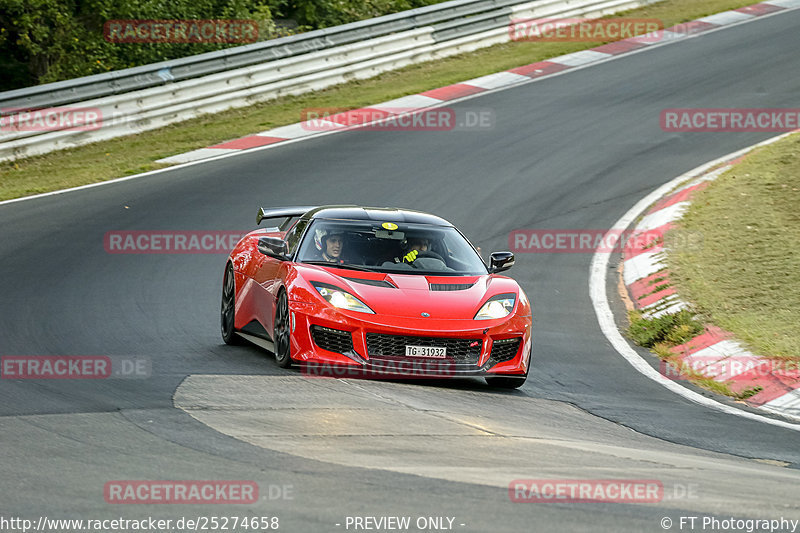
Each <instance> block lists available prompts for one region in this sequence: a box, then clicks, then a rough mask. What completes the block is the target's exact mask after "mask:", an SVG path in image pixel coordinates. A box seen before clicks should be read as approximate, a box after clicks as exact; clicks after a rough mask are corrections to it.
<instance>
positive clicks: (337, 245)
mask: <svg viewBox="0 0 800 533" xmlns="http://www.w3.org/2000/svg"><path fill="white" fill-rule="evenodd" d="M314 244H315V245H316V247H317V250H318V251H319V252H320V258H321V259H322V260H323V261H328V262H329V263H336V264H339V265H341V264H343V263H344V260H343V259H342V251H343V250H344V232H343V231H341V230H337V229H333V230H331V231H328V230H324V229H323V230H317V232H316V234H315V235H314Z"/></svg>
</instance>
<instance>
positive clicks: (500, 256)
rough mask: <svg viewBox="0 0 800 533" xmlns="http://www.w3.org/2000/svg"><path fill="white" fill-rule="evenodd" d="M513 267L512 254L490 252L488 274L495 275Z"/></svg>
mask: <svg viewBox="0 0 800 533" xmlns="http://www.w3.org/2000/svg"><path fill="white" fill-rule="evenodd" d="M512 266H514V254H513V253H511V252H492V256H491V262H490V264H489V272H490V273H492V274H497V273H498V272H503V271H504V270H508V269H509V268H511V267H512Z"/></svg>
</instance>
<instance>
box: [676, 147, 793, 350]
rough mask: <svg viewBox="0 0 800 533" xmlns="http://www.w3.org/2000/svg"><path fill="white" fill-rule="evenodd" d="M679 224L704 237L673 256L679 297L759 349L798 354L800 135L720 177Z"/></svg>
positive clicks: (766, 149) (753, 155)
mask: <svg viewBox="0 0 800 533" xmlns="http://www.w3.org/2000/svg"><path fill="white" fill-rule="evenodd" d="M680 226H681V228H682V229H686V230H691V231H696V232H700V233H701V234H702V235H703V246H702V247H701V248H700V249H695V250H683V251H676V253H672V254H670V255H669V258H668V262H669V266H670V268H671V270H672V281H673V283H674V284H675V285H676V286H677V287H678V290H679V292H680V293H681V295H682V296H685V297H686V298H687V299H689V300H691V301H692V302H693V304H694V305H695V306H696V308H697V310H698V312H699V313H700V314H701V315H702V316H703V317H704V319H707V320H708V321H709V322H712V323H714V324H716V325H717V326H720V327H721V328H723V329H725V330H728V331H730V332H731V333H733V334H734V335H736V337H737V338H739V339H741V340H742V341H744V342H745V343H747V344H748V345H749V346H750V347H751V348H752V349H753V351H754V352H755V353H758V354H760V355H763V356H766V357H773V358H779V359H791V360H800V281H799V280H798V275H800V134H795V135H792V136H790V137H787V138H786V139H783V140H781V141H779V142H777V143H775V144H772V145H770V146H767V147H764V148H761V149H758V150H757V151H755V152H753V153H751V154H750V155H749V156H748V157H747V158H746V159H745V160H744V161H743V162H741V163H739V164H738V165H736V166H734V167H733V168H731V169H730V170H728V171H727V172H726V173H724V174H723V175H722V176H720V177H719V178H717V179H716V180H715V181H714V182H712V183H711V184H710V185H709V186H708V187H707V188H706V189H704V190H703V191H701V192H700V193H698V194H697V195H696V196H695V197H694V199H693V201H692V204H691V207H690V209H689V211H688V212H687V214H686V215H685V217H684V218H683V220H682V221H681V223H680Z"/></svg>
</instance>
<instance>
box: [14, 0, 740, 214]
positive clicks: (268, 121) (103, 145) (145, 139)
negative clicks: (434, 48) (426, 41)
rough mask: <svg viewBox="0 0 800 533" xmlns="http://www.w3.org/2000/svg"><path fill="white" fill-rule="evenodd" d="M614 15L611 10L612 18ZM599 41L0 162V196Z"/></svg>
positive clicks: (683, 9)
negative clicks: (320, 110) (305, 112)
mask: <svg viewBox="0 0 800 533" xmlns="http://www.w3.org/2000/svg"><path fill="white" fill-rule="evenodd" d="M752 3H753V0H738V1H736V0H663V1H662V2H660V3H658V4H654V5H650V6H647V7H644V8H640V9H635V10H631V11H628V12H625V13H620V14H618V15H616V16H615V17H637V18H657V19H660V20H662V21H663V22H664V25H665V26H666V27H669V26H671V25H674V24H678V23H681V22H687V21H690V20H693V19H696V18H699V17H703V16H705V15H710V14H713V13H718V12H720V11H725V10H727V9H733V8H737V7H742V6H746V5H750V4H752ZM615 17H611V18H615ZM598 44H602V43H586V42H583V43H556V42H515V43H506V44H501V45H497V46H493V47H489V48H485V49H483V50H478V51H476V52H472V53H468V54H462V55H459V56H454V57H451V58H446V59H442V60H438V61H432V62H427V63H421V64H418V65H413V66H410V67H407V68H404V69H400V70H397V71H392V72H388V73H385V74H383V75H380V76H377V77H375V78H370V79H369V80H363V81H355V82H350V83H346V84H342V85H337V86H335V87H331V88H328V89H326V90H322V91H317V92H314V93H310V94H305V95H300V96H294V97H283V98H279V99H276V100H271V101H269V102H266V103H262V104H258V105H254V106H251V107H247V108H241V109H235V110H230V111H226V112H222V113H215V114H213V115H207V116H204V117H200V118H197V119H193V120H189V121H186V122H182V123H180V124H174V125H171V126H167V127H165V128H161V129H158V130H153V131H149V132H146V133H142V134H139V135H134V136H129V137H121V138H118V139H113V140H109V141H102V142H98V143H94V144H91V145H86V146H81V147H77V148H71V149H67V150H62V151H58V152H53V153H50V154H45V155H41V156H35V157H30V158H26V159H23V160H19V161H16V162H0V200H6V199H9V198H18V197H20V196H27V195H31V194H37V193H42V192H48V191H53V190H57V189H63V188H67V187H74V186H78V185H84V184H88V183H95V182H99V181H105V180H109V179H112V178H116V177H121V176H126V175H130V174H137V173H140V172H145V171H148V170H154V169H157V168H161V167H163V166H166V165H162V164H158V163H155V161H156V160H158V159H161V158H163V157H167V156H170V155H175V154H180V153H183V152H187V151H189V150H194V149H197V148H204V147H206V146H210V145H213V144H217V143H220V142H224V141H226V140H230V139H235V138H238V137H242V136H244V135H248V134H253V133H258V132H260V131H264V130H267V129H270V128H274V127H277V126H282V125H286V124H292V123H295V122H299V121H300V119H301V118H300V117H301V111H302V110H303V109H304V108H307V107H341V108H349V109H354V108H359V107H363V106H366V105H369V104H375V103H379V102H383V101H386V100H391V99H393V98H398V97H401V96H405V95H408V94H414V93H418V92H421V91H426V90H430V89H435V88H437V87H442V86H444V85H449V84H452V83H457V82H460V81H464V80H467V79H470V78H474V77H478V76H483V75H486V74H491V73H493V72H498V71H502V70H507V69H509V68H513V67H518V66H522V65H526V64H529V63H533V62H536V61H541V60H543V59H548V58H551V57H555V56H558V55H561V54H566V53H570V52H576V51H578V50H583V49H586V48H592V47H594V46H597V45H598Z"/></svg>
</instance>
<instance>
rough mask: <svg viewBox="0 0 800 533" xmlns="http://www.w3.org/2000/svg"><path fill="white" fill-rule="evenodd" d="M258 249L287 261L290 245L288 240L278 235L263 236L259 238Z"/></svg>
mask: <svg viewBox="0 0 800 533" xmlns="http://www.w3.org/2000/svg"><path fill="white" fill-rule="evenodd" d="M258 251H259V252H261V253H262V254H264V255H268V256H270V257H274V258H276V259H280V260H281V261H286V260H287V259H288V257H286V255H287V254H288V253H289V245H288V244H286V241H284V240H283V239H280V238H278V237H261V238H260V239H258Z"/></svg>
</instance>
